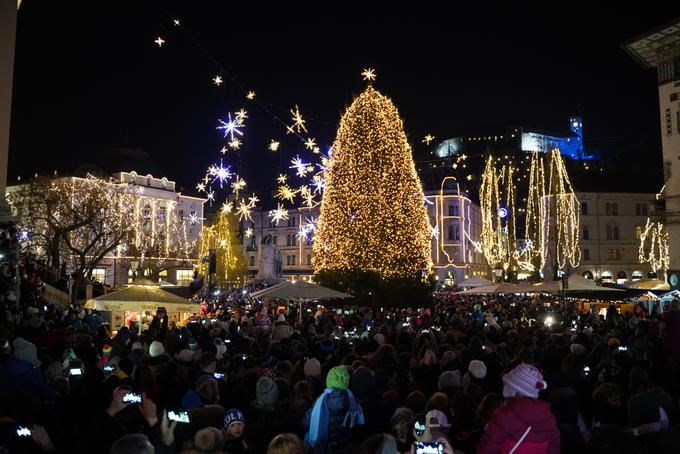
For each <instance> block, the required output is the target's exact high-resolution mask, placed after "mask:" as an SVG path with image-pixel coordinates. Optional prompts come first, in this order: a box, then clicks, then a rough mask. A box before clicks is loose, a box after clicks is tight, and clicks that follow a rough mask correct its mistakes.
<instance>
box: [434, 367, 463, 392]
mask: <svg viewBox="0 0 680 454" xmlns="http://www.w3.org/2000/svg"><path fill="white" fill-rule="evenodd" d="M461 381H462V378H461V376H460V372H459V371H457V370H456V371H452V370H447V371H446V372H442V374H441V375H440V376H439V390H440V391H443V390H444V389H446V388H453V387H457V386H460V384H461Z"/></svg>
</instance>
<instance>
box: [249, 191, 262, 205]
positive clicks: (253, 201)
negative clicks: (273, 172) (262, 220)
mask: <svg viewBox="0 0 680 454" xmlns="http://www.w3.org/2000/svg"><path fill="white" fill-rule="evenodd" d="M259 201H260V199H258V198H257V196H256V195H255V194H254V193H253V195H252V196H250V197H248V205H250V206H252V207H254V206H255V204H256V203H257V202H259Z"/></svg>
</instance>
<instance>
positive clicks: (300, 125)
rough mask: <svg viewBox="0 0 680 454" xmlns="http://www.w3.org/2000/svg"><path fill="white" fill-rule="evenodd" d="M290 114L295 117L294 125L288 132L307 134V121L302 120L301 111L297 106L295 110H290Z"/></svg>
mask: <svg viewBox="0 0 680 454" xmlns="http://www.w3.org/2000/svg"><path fill="white" fill-rule="evenodd" d="M290 113H291V114H292V115H293V125H292V126H289V127H288V131H287V132H294V131H293V130H295V131H297V132H300V131H304V132H307V128H306V127H305V120H304V119H303V118H302V114H300V109H299V108H298V106H297V105H295V109H290Z"/></svg>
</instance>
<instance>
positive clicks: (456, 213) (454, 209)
mask: <svg viewBox="0 0 680 454" xmlns="http://www.w3.org/2000/svg"><path fill="white" fill-rule="evenodd" d="M453 215H454V216H458V215H459V213H458V204H455V205H454V206H453Z"/></svg>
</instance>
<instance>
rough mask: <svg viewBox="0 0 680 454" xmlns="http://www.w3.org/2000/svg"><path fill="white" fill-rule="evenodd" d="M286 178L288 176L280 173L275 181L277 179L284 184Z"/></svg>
mask: <svg viewBox="0 0 680 454" xmlns="http://www.w3.org/2000/svg"><path fill="white" fill-rule="evenodd" d="M286 178H288V177H287V176H286V175H284V174H282V173H280V174H279V176H278V178H277V179H276V181H278V182H279V183H281V184H284V183H285V182H286Z"/></svg>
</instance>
